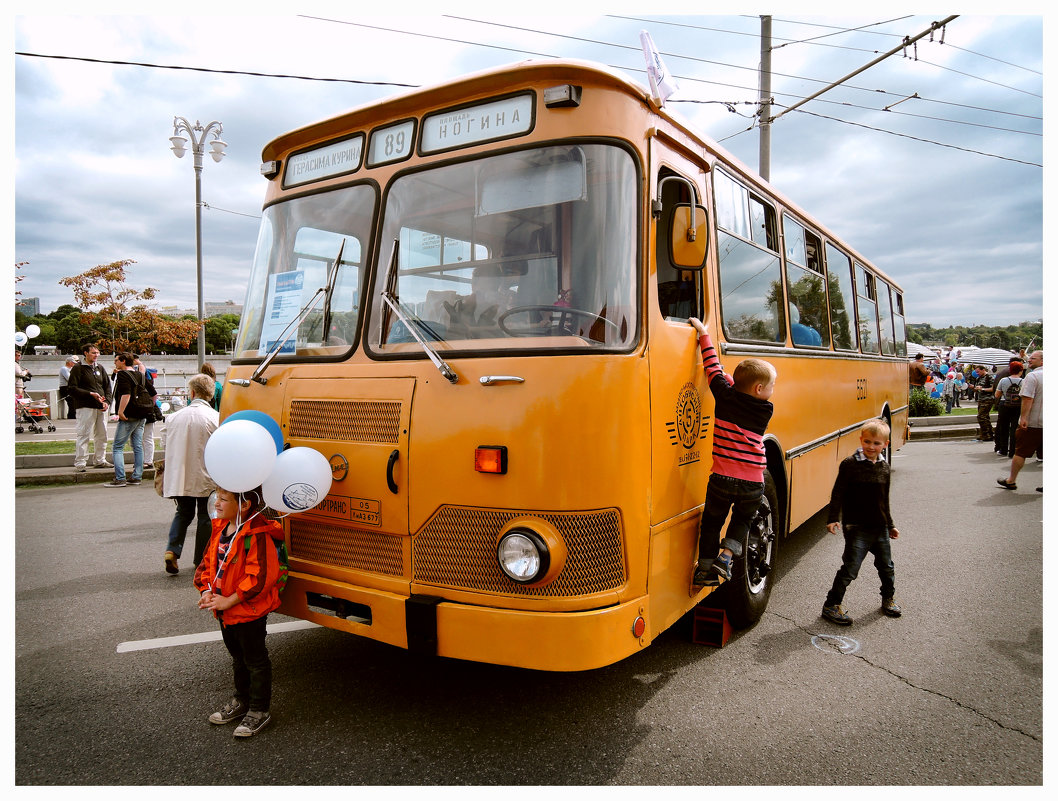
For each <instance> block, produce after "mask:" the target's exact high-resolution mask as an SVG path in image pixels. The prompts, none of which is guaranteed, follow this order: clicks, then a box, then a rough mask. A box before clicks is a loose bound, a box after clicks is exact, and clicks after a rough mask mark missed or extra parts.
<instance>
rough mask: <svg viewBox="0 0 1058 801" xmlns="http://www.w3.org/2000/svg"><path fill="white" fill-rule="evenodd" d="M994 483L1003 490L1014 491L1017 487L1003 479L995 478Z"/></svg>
mask: <svg viewBox="0 0 1058 801" xmlns="http://www.w3.org/2000/svg"><path fill="white" fill-rule="evenodd" d="M996 483H997V484H998V485H999V486H1001V487H1002V488H1003V489H1005V490H1016V489H1017V488H1018V485H1017V484H1015V483H1013V482H1012V481H1007V480H1006V479H1005V478H997V479H996Z"/></svg>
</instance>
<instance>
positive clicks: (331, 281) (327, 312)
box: [321, 236, 345, 345]
mask: <svg viewBox="0 0 1058 801" xmlns="http://www.w3.org/2000/svg"><path fill="white" fill-rule="evenodd" d="M344 252H345V237H344V236H343V237H342V244H341V245H339V246H338V255H337V256H335V257H334V266H332V267H331V272H330V275H329V276H328V277H327V293H326V297H325V299H324V301H323V333H322V337H323V339H322V343H321V344H324V345H326V344H327V340H328V339H330V338H331V298H332V297H333V296H334V285H335V284H336V283H338V271H339V270H340V269H342V253H344Z"/></svg>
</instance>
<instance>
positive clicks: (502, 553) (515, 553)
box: [496, 517, 566, 587]
mask: <svg viewBox="0 0 1058 801" xmlns="http://www.w3.org/2000/svg"><path fill="white" fill-rule="evenodd" d="M496 560H497V561H498V562H499V565H500V570H502V571H503V573H504V575H505V576H507V577H508V578H509V579H511V581H516V582H518V583H519V584H524V585H527V586H533V587H539V586H541V585H544V584H549V583H550V582H552V581H554V579H555V577H556V576H558V574H559V573H561V572H562V567H563V565H564V564H565V562H566V544H565V542H564V541H563V540H562V536H561V535H560V534H559V533H558V530H557V529H555V527H554V526H552V525H551V524H550V523H548V522H547V521H546V520H541V519H539V518H532V517H529V518H526V517H522V518H515V519H514V520H511V521H509V522H508V523H507V525H505V526H504V527H503V529H502V530H501V531H500V536H499V540H498V542H497V544H496Z"/></svg>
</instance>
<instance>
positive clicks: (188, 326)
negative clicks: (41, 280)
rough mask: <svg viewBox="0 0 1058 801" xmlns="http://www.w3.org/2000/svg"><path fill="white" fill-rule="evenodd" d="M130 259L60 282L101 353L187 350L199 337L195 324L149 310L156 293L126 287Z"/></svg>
mask: <svg viewBox="0 0 1058 801" xmlns="http://www.w3.org/2000/svg"><path fill="white" fill-rule="evenodd" d="M135 263H136V262H135V261H133V260H132V259H124V260H122V261H115V262H111V263H110V264H100V265H97V266H95V267H92V268H91V269H89V270H85V271H84V272H83V273H80V274H78V275H73V276H69V277H67V278H62V279H60V280H59V283H60V284H62V285H63V286H65V287H69V288H70V290H71V291H72V292H73V296H74V301H75V302H76V304H77V305H78V306H79V307H80V308H81V309H82V310H83V316H82V322H83V323H84V324H85V325H86V326H89V327H90V328H91V330H92V332H93V334H94V336H95V337H96V339H97V342H98V345H99V349H100V350H102V351H112V352H115V353H116V352H119V351H123V350H130V351H133V352H136V353H148V352H150V351H152V350H155V349H156V348H159V347H169V346H173V347H176V348H186V347H187V346H188V344H189V343H190V342H191V341H192V340H193V339H195V338H196V337H197V336H198V328H199V324H198V321H197V320H174V319H172V318H169V317H164V316H163V315H161V314H159V313H158V312H157V311H156V310H155V309H152V308H151V307H150V306H148V304H147V301H151V300H153V299H154V297H155V295H156V294H157V290H155V289H153V288H151V287H147V288H145V289H142V290H137V289H134V288H132V287H130V286H129V285H128V284H127V283H126V273H125V270H126V268H127V267H128V266H129V265H130V264H135Z"/></svg>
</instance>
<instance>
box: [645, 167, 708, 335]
mask: <svg viewBox="0 0 1058 801" xmlns="http://www.w3.org/2000/svg"><path fill="white" fill-rule="evenodd" d="M672 174H673V173H672V172H670V171H668V170H663V171H662V172H661V173H660V174H659V175H658V181H659V183H660V181H661V179H662V178H664V177H665V176H666V175H672ZM661 193H662V194H661V203H662V206H661V216H660V217H659V218H658V220H657V225H656V228H657V232H658V233H657V242H656V243H655V248H654V250H655V258H656V263H657V279H658V306H660V307H661V316H662V317H664V318H665V319H666V320H675V321H685V320H687V319H688V318H689V317H697V316H701V309H700V308H699V303H698V278H697V276H696V275H695V273H694V272H688V271H685V270H680V269H679V268H677V267H676V266H674V265H673V264H672V261H671V260H670V257H669V246H668V236H667V233H666V232H668V230H669V229H670V227H671V225H672V210H673V208H674V207H675V206H676V204H677V203H693V202H695V199H694V198H691V197H690V193H689V192H688V191H687V187H686V186H685V185H683V182H682V181H666V182H665V183H664V184H663V185H662V188H661Z"/></svg>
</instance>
